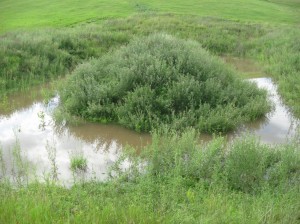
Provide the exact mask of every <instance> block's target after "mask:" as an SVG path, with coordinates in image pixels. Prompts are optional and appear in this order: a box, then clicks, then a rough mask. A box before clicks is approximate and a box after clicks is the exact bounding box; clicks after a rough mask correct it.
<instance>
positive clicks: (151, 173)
mask: <svg viewBox="0 0 300 224" xmlns="http://www.w3.org/2000/svg"><path fill="white" fill-rule="evenodd" d="M299 21H300V1H299V0H231V1H229V0H224V1H210V0H201V1H195V0H187V1H177V0H173V1H159V0H151V1H144V0H139V1H133V0H129V1H120V0H116V1H113V2H112V1H107V0H103V1H101V2H100V3H99V1H96V0H89V1H77V0H76V1H70V0H65V1H57V0H53V1H51V2H49V1H46V0H40V1H33V0H17V1H8V0H3V1H1V2H0V107H1V109H3V108H4V109H5V108H6V107H9V106H10V102H8V99H9V96H10V94H12V93H15V92H22V91H23V90H26V89H30V88H33V87H34V86H38V85H40V84H44V83H48V82H51V81H58V84H57V86H63V87H64V88H66V89H68V88H69V90H70V91H73V92H75V93H78V94H80V93H81V92H80V91H79V90H82V92H84V93H85V94H86V93H88V94H87V95H88V96H89V97H91V98H92V99H93V100H94V98H95V97H94V96H93V93H94V92H93V91H92V90H93V89H97V88H99V86H94V87H95V88H90V89H89V88H87V87H89V85H86V84H87V83H90V82H89V81H90V80H89V79H88V80H84V79H79V81H78V82H74V83H73V84H74V85H73V86H72V85H71V84H72V82H66V80H67V81H70V80H72V79H75V78H76V76H77V77H80V75H82V74H83V76H84V73H86V70H84V69H87V70H90V71H91V73H92V74H93V73H94V71H92V70H91V68H93V66H94V67H97V63H98V65H103V64H105V62H107V60H108V61H109V60H111V61H112V60H113V59H115V58H118V57H119V58H120V55H121V56H122V54H123V56H124V54H125V53H126V52H125V53H124V51H126V49H127V51H129V52H130V51H132V49H131V50H130V48H126V47H128V46H129V47H130V46H132V43H134V41H137V40H141V41H142V42H145V41H147V38H149V36H150V37H151V35H153V34H156V35H161V34H162V33H163V35H169V36H170V37H171V38H174V39H175V40H177V41H178V43H179V42H182V43H193V44H192V45H191V46H193V47H191V46H190V47H189V48H193V49H198V50H199V49H200V50H199V51H200V56H201V57H200V56H199V57H200V59H201V60H202V59H203V58H204V59H207V60H208V59H209V61H211V63H212V64H214V65H215V64H218V67H219V68H220V70H222V72H224V71H225V73H226V74H227V75H228V76H227V75H226V77H227V78H228V77H232V79H230V80H238V81H235V82H236V83H238V85H235V86H234V87H235V88H233V90H234V91H233V92H234V93H235V95H234V96H233V98H234V97H236V99H239V100H238V101H237V103H238V104H239V103H241V101H242V99H245V98H249V97H247V94H248V93H252V94H254V96H255V94H256V96H261V97H259V98H256V99H255V97H253V99H254V100H253V99H252V104H251V105H252V106H251V107H248V109H249V110H244V111H245V112H244V114H243V115H244V116H245V117H244V119H241V121H240V122H241V123H242V122H245V121H249V120H251V118H249V116H250V117H251V116H252V115H251V114H256V113H254V112H253V111H252V112H253V113H250V112H249V111H250V109H251V108H253V107H254V108H257V109H261V111H262V112H261V113H259V114H258V115H257V116H253V119H256V118H257V117H260V116H262V115H263V114H265V113H266V111H267V110H268V109H269V105H268V103H267V101H266V99H265V95H264V94H265V93H263V92H260V91H258V90H257V89H256V88H254V87H253V89H251V88H250V87H249V88H247V89H248V90H249V92H248V93H247V92H241V91H240V90H241V89H245V86H243V84H241V83H243V81H241V79H242V78H243V77H244V76H245V75H241V74H239V73H238V72H237V71H233V68H232V67H230V66H228V65H227V66H226V65H224V64H222V63H221V62H220V63H221V64H219V62H218V61H219V59H218V57H224V56H234V57H239V58H247V59H251V60H253V61H255V62H256V63H257V64H258V65H259V66H260V67H261V68H262V71H263V72H262V73H263V74H260V75H263V76H270V77H272V78H273V79H274V81H275V82H276V84H277V85H278V88H279V92H280V94H281V96H282V99H283V100H284V102H285V103H286V105H288V106H289V108H290V109H291V112H292V113H293V114H294V115H295V116H296V117H298V118H299V117H300V98H299V96H300V78H299V77H300V38H299V37H300V28H299V25H300V24H299ZM139 45H142V44H137V46H136V47H138V46H139ZM122 49H123V50H122ZM124 49H125V50H124ZM156 50H157V51H159V49H156ZM161 53H162V54H163V51H162V52H161ZM137 55H138V56H137V57H139V56H141V55H140V54H137ZM203 55H204V56H203ZM202 56H203V57H202ZM123 58H124V57H123ZM183 58H184V57H183ZM204 59H203V60H204ZM216 61H217V62H216ZM131 62H132V61H131ZM114 63H115V62H114ZM114 63H111V65H113V66H111V67H113V68H115V67H117V66H119V65H120V64H122V63H123V62H122V61H120V62H119V64H118V63H116V64H114ZM132 63H133V62H132ZM123 64H124V63H123ZM204 64H205V63H204ZM209 67H210V68H211V67H214V66H209ZM119 68H121V67H119ZM122 68H124V67H122ZM125 68H126V67H125ZM161 68H163V67H161ZM106 69H107V70H108V71H112V73H113V72H114V70H113V69H111V68H106ZM110 69H111V70H110ZM205 69H206V68H205ZM161 70H162V69H161ZM80 71H82V74H80ZM98 71H99V69H98ZM222 72H220V73H222ZM189 73H190V72H189ZM217 73H218V72H217ZM212 74H214V73H213V72H212ZM218 75H219V73H218V74H214V76H215V77H217V78H215V79H218V78H219V77H220V76H218ZM252 75H253V74H249V76H247V77H251V76H252ZM255 75H257V74H254V76H255ZM91 77H93V78H94V79H97V78H99V77H98V76H97V75H93V76H89V78H91ZM149 77H152V76H149ZM152 78H153V77H152ZM181 78H182V77H181ZM183 79H184V78H183ZM186 79H187V78H186ZM225 80H226V79H225ZM85 81H86V82H85ZM98 81H99V80H98ZM109 81H111V85H113V84H114V83H115V82H116V81H118V79H111V80H109ZM183 81H184V82H182V83H183V84H186V83H188V82H185V81H186V80H183ZM227 82H229V81H228V80H227ZM208 83H209V82H208ZM214 84H215V83H214V82H212V85H211V86H209V85H207V86H208V87H211V88H208V87H207V90H213V89H214V88H215V87H216V86H217V85H214ZM78 85H79V87H80V88H78ZM135 87H136V84H135V86H133V87H132V86H131V87H130V88H135ZM185 87H189V86H185ZM241 87H242V88H241ZM58 88H59V87H58ZM143 88H144V89H142V90H141V91H140V92H138V93H137V94H136V96H135V98H133V97H132V99H137V100H139V98H138V96H139V94H140V93H142V92H143V91H146V92H147V91H148V92H149V89H147V87H143ZM179 89H180V88H179ZM63 90H64V89H62V88H61V87H60V91H61V94H62V96H63V97H64V96H65V98H63V102H64V105H63V106H65V107H66V108H69V111H68V112H70V111H73V113H71V116H73V115H74V114H75V115H76V116H79V117H84V118H85V119H90V120H94V121H96V122H111V121H113V119H111V120H110V119H109V118H111V117H118V116H119V115H118V114H114V115H113V116H112V115H111V114H110V115H109V116H105V117H104V116H102V114H100V116H98V115H99V108H100V107H99V105H98V108H96V107H95V105H96V104H95V102H96V101H89V102H88V103H87V102H85V103H84V104H83V105H81V107H78V108H75V110H73V109H74V107H73V108H72V106H74V105H77V103H78V102H76V100H78V96H76V94H75V97H74V98H68V94H69V93H70V92H66V93H64V92H63ZM76 90H78V92H76ZM219 90H220V91H221V90H222V88H220V89H219ZM114 91H115V92H117V93H118V90H114ZM239 91H240V94H239ZM148 92H147V93H148ZM150 92H151V91H150ZM174 93H180V91H177V90H176V91H174ZM215 93H217V92H215ZM51 94H52V93H47V94H46V95H47V97H50V96H51ZM63 94H65V95H63ZM97 94H98V93H97ZM97 94H96V96H97V97H98V95H97ZM122 94H123V93H122ZM122 94H120V95H122ZM132 95H134V94H132ZM146 95H147V94H146ZM170 95H171V96H173V95H172V94H170ZM211 95H212V96H214V99H221V100H220V102H221V101H222V100H225V98H227V99H228V98H230V97H231V96H229V95H226V94H225V93H224V94H223V96H226V97H225V98H221V97H220V96H218V94H216V95H214V94H211ZM155 96H156V95H155ZM93 97H94V98H93ZM181 97H183V98H184V94H182V95H181ZM218 97H219V98H218ZM239 97H240V98H239ZM156 98H157V97H156ZM158 98H159V97H158ZM64 99H65V101H64ZM70 99H71V100H70ZM230 99H231V100H232V98H230ZM257 99H258V100H257ZM68 100H69V102H67V101H68ZM114 100H116V98H114V97H113V98H112V101H114ZM188 100H189V99H188ZM116 101H118V100H116ZM119 101H120V102H121V101H122V102H123V101H124V99H121V100H119ZM183 101H184V102H186V99H185V98H184V99H183V100H182V101H180V100H179V103H182V102H183ZM91 102H92V103H91ZM132 102H134V100H132ZM193 102H195V101H192V103H193ZM93 103H94V104H93ZM134 103H136V102H134ZM155 103H156V101H155ZM238 104H237V105H238ZM195 105H196V104H195ZM184 106H186V105H184ZM197 106H198V105H196V106H193V107H192V108H195V107H197ZM235 107H236V106H235ZM70 108H72V110H70ZM132 108H135V104H132V105H125V104H124V105H123V109H124V110H121V109H122V108H121V109H120V110H119V112H122V113H123V115H122V116H123V117H124V118H130V116H128V113H129V115H131V116H132V119H131V120H132V121H130V122H128V121H126V120H123V121H122V122H123V123H122V122H119V123H121V124H123V125H125V126H129V127H131V128H133V129H135V130H138V131H149V130H151V133H152V143H151V144H150V145H148V146H146V147H145V148H144V149H143V150H141V154H138V155H137V154H136V150H135V149H132V148H127V150H124V155H123V156H122V157H120V160H119V161H117V162H116V163H115V164H114V165H113V166H112V168H111V172H112V174H111V178H109V179H108V180H107V181H105V182H99V181H88V182H86V181H79V182H74V185H73V186H71V187H65V186H62V185H61V184H60V182H59V180H58V179H57V172H58V171H57V168H56V164H55V154H53V155H52V157H50V158H49V159H50V160H51V162H52V163H51V164H52V167H51V168H50V170H49V172H50V174H51V175H50V176H48V177H47V178H45V180H44V181H43V182H40V181H39V180H36V181H33V182H30V183H28V182H27V181H26V180H28V175H34V172H33V173H30V174H29V173H28V172H27V170H26V164H25V163H24V161H23V160H22V156H21V155H22V151H23V150H26V149H22V146H21V145H18V144H17V143H16V145H15V146H14V147H13V149H12V152H13V154H12V155H11V157H12V161H14V166H15V169H14V176H13V178H12V179H11V177H8V176H7V172H6V171H7V170H6V166H7V163H6V161H4V159H3V158H4V157H3V152H4V150H5V149H3V148H2V146H1V142H0V197H1V200H0V223H85V222H90V223H291V224H293V223H295V224H296V223H299V220H300V213H299V211H300V202H299V201H300V166H299V164H300V154H299V152H300V148H299V145H300V135H299V134H298V135H296V136H295V137H294V138H291V139H289V140H288V141H287V143H285V144H282V145H273V146H271V145H266V144H263V143H261V142H260V141H259V140H258V139H256V138H255V137H253V136H251V134H245V135H244V136H242V137H241V138H239V139H235V140H233V141H232V142H227V141H226V140H225V139H224V138H222V137H215V138H214V139H213V140H212V141H211V142H209V143H207V144H204V143H199V142H198V136H199V133H198V131H199V130H201V131H207V132H219V131H225V132H226V131H228V130H231V129H234V128H235V127H236V125H237V123H236V122H237V121H238V120H237V119H230V118H232V117H230V116H232V111H235V110H233V109H232V110H228V111H226V113H225V112H224V113H223V114H222V113H215V117H214V116H210V117H208V118H207V119H205V121H209V119H211V121H212V123H211V126H209V125H208V123H207V124H206V126H205V125H204V126H205V127H206V129H205V128H203V129H201V128H199V127H197V126H196V127H194V128H192V129H191V128H189V127H186V126H195V124H189V125H186V126H184V125H183V126H182V125H180V122H179V121H180V119H181V124H186V120H184V119H186V118H191V117H193V116H194V115H193V116H190V117H189V116H186V115H184V116H182V117H178V116H177V117H175V119H174V123H175V124H176V125H178V127H176V125H173V127H171V129H169V128H170V127H168V128H165V127H160V126H163V125H160V124H161V123H157V124H156V125H154V126H153V129H152V126H151V125H148V126H147V125H146V126H143V124H147V122H146V123H145V122H144V123H143V122H142V123H141V122H140V123H138V122H137V124H134V123H133V122H136V121H138V120H137V119H136V118H135V117H134V116H135V114H134V113H131V112H132V111H130V109H132ZM179 108H180V106H179ZM10 109H11V108H10ZM100 109H103V108H100ZM105 109H106V110H109V108H108V107H107V108H105ZM164 109H165V108H164ZM234 109H236V108H234ZM97 110H98V111H97ZM74 111H75V112H74ZM63 112H64V111H58V112H57V116H58V117H59V116H61V117H63V119H64V118H65V117H64V116H65V115H66V114H64V113H63ZM93 112H94V114H93ZM95 112H96V113H95ZM168 112H169V111H168ZM209 112H210V111H208V113H207V114H210V113H209ZM97 113H98V114H97ZM126 113H127V114H126ZM130 113H131V114H130ZM236 113H239V112H236ZM95 114H96V115H97V116H94V115H95ZM124 114H126V115H125V116H124ZM224 114H225V115H226V116H223V115H224ZM119 117H120V116H119ZM75 119H76V117H75ZM164 119H165V118H164ZM114 121H115V120H114ZM176 121H178V122H177V123H176ZM225 121H226V122H232V123H229V125H228V126H226V125H227V124H228V123H227V124H225V125H224V122H225ZM151 122H152V121H151ZM213 122H215V123H213ZM148 123H149V122H148ZM132 124H133V125H132ZM212 124H214V125H215V126H213V125H212ZM130 125H132V126H130ZM198 125H199V123H198ZM158 127H160V128H158ZM174 127H175V128H174ZM220 127H221V128H220ZM224 127H226V128H225V129H222V128H224ZM195 128H196V130H195ZM176 130H180V132H177V131H176ZM128 158H129V159H130V161H131V167H130V168H129V169H128V170H126V171H125V172H124V171H121V170H120V167H119V165H120V164H121V163H122V162H123V161H124V159H128ZM70 160H71V167H70V169H71V170H72V172H74V176H76V175H78V176H81V175H83V176H84V173H85V170H86V169H87V167H88V166H89V161H88V160H87V159H86V158H84V157H82V156H81V155H80V156H75V157H73V158H71V159H70Z"/></svg>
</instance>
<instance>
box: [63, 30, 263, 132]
mask: <svg viewBox="0 0 300 224" xmlns="http://www.w3.org/2000/svg"><path fill="white" fill-rule="evenodd" d="M60 96H61V102H62V104H63V106H64V109H65V110H66V111H67V112H69V113H71V114H75V115H78V116H82V117H84V118H87V119H91V120H95V121H113V122H118V123H120V124H122V125H125V126H127V127H129V128H132V129H135V130H137V131H151V130H152V129H153V128H158V127H160V126H164V125H168V126H171V127H173V128H175V129H184V128H186V127H188V126H194V127H196V128H197V129H199V130H201V131H205V132H215V131H221V132H224V131H228V130H231V129H233V128H234V127H236V126H237V125H238V124H240V123H241V122H245V121H251V120H254V119H256V118H258V117H261V116H263V115H264V114H265V113H266V112H267V111H268V110H269V105H268V103H267V102H266V93H265V91H263V90H258V88H257V87H256V86H255V85H254V84H250V83H249V82H246V81H242V80H240V79H238V78H237V77H236V76H235V75H234V74H233V72H232V71H231V70H230V69H228V68H227V67H226V66H225V64H223V63H222V62H221V61H220V60H218V59H217V58H215V57H213V56H211V55H209V53H208V52H207V51H205V50H204V49H203V48H202V47H201V46H200V45H199V44H198V43H196V42H193V41H184V40H179V39H176V38H173V37H171V36H169V35H163V34H157V35H152V36H150V37H146V38H141V39H138V40H134V41H132V42H131V43H130V44H128V45H127V46H126V47H123V48H121V49H120V50H118V51H115V52H113V53H109V54H107V55H105V56H103V57H102V58H100V59H99V60H94V61H92V62H90V63H85V64H83V65H81V66H80V67H79V68H77V69H76V70H75V71H74V72H73V74H72V75H71V76H70V77H69V78H68V79H67V81H66V84H65V85H64V87H63V89H62V90H61V91H60Z"/></svg>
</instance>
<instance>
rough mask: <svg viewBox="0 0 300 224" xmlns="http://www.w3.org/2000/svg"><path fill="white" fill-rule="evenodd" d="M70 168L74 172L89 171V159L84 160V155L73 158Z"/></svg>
mask: <svg viewBox="0 0 300 224" xmlns="http://www.w3.org/2000/svg"><path fill="white" fill-rule="evenodd" d="M70 168H71V170H72V171H73V172H78V171H80V172H85V171H86V170H87V159H86V158H84V157H83V156H82V155H79V156H73V157H72V158H71V166H70Z"/></svg>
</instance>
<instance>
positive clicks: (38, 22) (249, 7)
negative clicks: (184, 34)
mask: <svg viewBox="0 0 300 224" xmlns="http://www.w3.org/2000/svg"><path fill="white" fill-rule="evenodd" d="M140 12H157V13H175V14H185V15H198V16H213V17H219V18H227V19H234V20H240V21H250V22H264V23H271V24H281V23H284V24H299V19H300V7H299V1H298V0H289V1H264V0H223V1H211V0H198V1H196V0H186V1H179V0H172V1H161V0H151V1H145V0H128V1H121V0H114V1H113V2H112V1H108V0H101V1H98V0H87V1H80V0H76V1H74V0H64V1H58V0H53V1H51V2H49V1H47V0H40V1H35V0H16V1H10V0H2V1H1V2H0V33H1V32H2V33H3V32H6V31H10V30H14V29H17V28H36V27H62V26H67V25H72V24H75V23H80V22H93V21H98V20H103V19H107V18H113V17H126V16H129V15H133V14H136V13H140Z"/></svg>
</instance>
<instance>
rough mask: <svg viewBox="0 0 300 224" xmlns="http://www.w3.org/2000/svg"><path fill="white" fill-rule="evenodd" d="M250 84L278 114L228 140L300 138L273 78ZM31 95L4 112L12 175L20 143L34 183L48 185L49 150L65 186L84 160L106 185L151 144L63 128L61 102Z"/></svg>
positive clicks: (144, 138)
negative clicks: (128, 155) (115, 170)
mask: <svg viewBox="0 0 300 224" xmlns="http://www.w3.org/2000/svg"><path fill="white" fill-rule="evenodd" d="M249 81H251V82H255V83H256V84H257V85H258V86H259V87H260V88H265V89H267V91H268V93H269V98H270V100H271V101H272V102H273V103H274V106H275V109H274V110H273V111H272V112H270V113H269V114H267V115H266V117H265V118H264V119H260V120H258V121H256V122H253V123H251V124H245V125H243V126H241V127H240V128H239V129H238V130H237V131H235V132H234V133H231V134H229V135H228V138H233V137H235V136H238V135H240V134H241V133H243V132H244V131H250V132H252V133H253V134H255V135H257V136H258V137H259V138H260V139H261V141H263V142H267V143H272V144H273V143H275V144H276V143H282V142H285V141H286V139H287V137H288V136H292V135H293V134H294V133H295V129H296V125H297V123H299V121H298V120H297V119H296V118H294V117H293V116H292V114H291V113H290V112H289V109H288V108H287V107H286V106H285V105H284V104H283V103H282V101H281V99H280V96H279V95H278V93H277V87H276V85H275V84H274V83H273V82H272V80H271V79H270V78H256V79H250V80H249ZM28 95H30V94H24V93H21V94H19V95H18V94H15V95H14V96H12V98H11V99H9V100H10V102H14V104H15V105H17V106H16V107H15V108H16V109H15V110H14V111H10V112H6V113H4V112H3V111H0V145H1V147H2V153H3V158H4V161H5V165H6V170H7V173H8V175H12V172H11V170H12V169H13V164H14V162H13V159H12V151H13V148H14V145H16V140H17V141H18V144H19V145H20V146H21V154H22V158H23V160H24V161H26V162H28V164H30V167H32V168H34V173H35V177H34V178H38V179H39V180H43V179H45V178H46V177H47V176H49V174H50V170H51V163H50V160H49V155H50V154H49V148H52V149H53V148H54V149H55V152H56V156H55V161H56V164H57V168H58V178H59V180H60V182H61V183H63V184H64V185H70V184H72V182H73V180H74V179H73V178H74V176H73V173H72V172H71V169H70V161H71V158H72V157H76V156H78V155H82V156H83V157H85V158H86V159H87V163H88V169H87V171H86V173H85V175H84V178H86V179H91V178H94V179H97V180H104V179H105V178H106V177H107V175H108V168H109V166H110V165H111V164H113V163H114V161H116V160H117V159H118V157H119V156H120V153H121V151H122V149H123V148H124V147H125V146H126V145H129V146H132V147H134V148H138V149H141V148H142V147H143V146H145V145H147V144H148V143H150V142H151V137H150V135H149V134H140V133H136V132H134V131H132V130H129V129H126V128H124V127H121V126H119V125H103V124H96V123H88V122H86V123H84V124H80V125H78V126H68V125H57V124H55V122H54V120H53V117H52V112H53V110H54V109H55V107H57V105H58V104H59V97H58V96H57V97H54V98H53V99H51V100H50V101H49V103H47V104H44V103H42V102H41V100H40V96H39V94H36V95H35V96H36V97H32V96H31V97H28ZM34 98H35V100H34ZM211 138H212V137H211V136H208V135H203V136H202V138H201V139H202V140H203V141H209V140H210V139H211ZM47 149H48V150H47ZM128 164H129V163H128V162H125V163H123V164H122V165H121V166H122V168H123V169H126V167H128Z"/></svg>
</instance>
